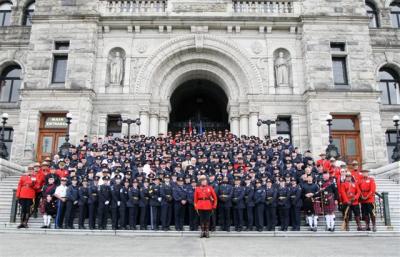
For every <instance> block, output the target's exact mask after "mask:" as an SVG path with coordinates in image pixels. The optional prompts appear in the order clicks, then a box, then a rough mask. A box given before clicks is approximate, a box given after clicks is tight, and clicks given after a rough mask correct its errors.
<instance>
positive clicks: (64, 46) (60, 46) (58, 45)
mask: <svg viewBox="0 0 400 257" xmlns="http://www.w3.org/2000/svg"><path fill="white" fill-rule="evenodd" d="M54 44H55V46H54V49H55V50H63V51H66V50H68V49H69V41H58V42H55V43H54Z"/></svg>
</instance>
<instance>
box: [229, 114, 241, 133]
mask: <svg viewBox="0 0 400 257" xmlns="http://www.w3.org/2000/svg"><path fill="white" fill-rule="evenodd" d="M230 125H231V133H232V134H234V135H236V136H239V117H232V118H231V124H230Z"/></svg>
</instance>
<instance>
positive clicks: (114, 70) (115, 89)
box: [105, 47, 126, 93]
mask: <svg viewBox="0 0 400 257" xmlns="http://www.w3.org/2000/svg"><path fill="white" fill-rule="evenodd" d="M125 64H126V53H125V50H124V49H122V48H120V47H116V48H113V49H111V51H110V52H109V54H108V58H107V72H106V79H105V82H106V92H107V93H122V91H123V86H124V79H125Z"/></svg>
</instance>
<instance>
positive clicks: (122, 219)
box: [119, 178, 129, 229]
mask: <svg viewBox="0 0 400 257" xmlns="http://www.w3.org/2000/svg"><path fill="white" fill-rule="evenodd" d="M123 185H124V186H123V187H122V188H121V189H120V192H119V194H120V199H121V204H120V206H119V226H120V228H121V229H128V227H127V223H128V222H129V220H128V219H129V208H128V201H129V179H126V178H125V179H124V180H123ZM127 221H128V222H127Z"/></svg>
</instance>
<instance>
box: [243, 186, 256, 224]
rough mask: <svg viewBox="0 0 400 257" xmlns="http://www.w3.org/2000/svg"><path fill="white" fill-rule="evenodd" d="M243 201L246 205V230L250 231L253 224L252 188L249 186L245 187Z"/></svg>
mask: <svg viewBox="0 0 400 257" xmlns="http://www.w3.org/2000/svg"><path fill="white" fill-rule="evenodd" d="M244 201H245V204H246V221H247V222H246V225H247V226H246V230H249V231H252V230H253V224H254V207H255V203H254V187H253V185H252V184H249V185H248V186H246V187H245V193H244Z"/></svg>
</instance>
